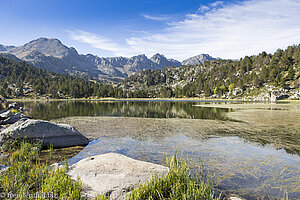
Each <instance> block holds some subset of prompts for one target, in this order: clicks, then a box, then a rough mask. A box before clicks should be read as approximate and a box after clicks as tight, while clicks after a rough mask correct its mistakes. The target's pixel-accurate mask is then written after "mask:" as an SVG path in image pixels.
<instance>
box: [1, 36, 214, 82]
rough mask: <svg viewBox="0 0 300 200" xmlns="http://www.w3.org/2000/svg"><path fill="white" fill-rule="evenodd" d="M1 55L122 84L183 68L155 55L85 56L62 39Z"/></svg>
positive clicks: (6, 48) (3, 48)
mask: <svg viewBox="0 0 300 200" xmlns="http://www.w3.org/2000/svg"><path fill="white" fill-rule="evenodd" d="M0 53H2V54H4V56H5V57H13V56H14V57H15V58H18V59H21V60H24V61H26V62H29V63H31V64H33V65H35V66H36V67H38V68H42V69H46V70H48V71H53V72H57V73H61V74H70V75H79V76H86V75H88V76H92V77H94V78H99V79H106V80H114V81H121V80H122V79H124V78H127V77H129V76H131V75H133V74H134V73H136V72H139V71H142V70H148V69H151V70H155V69H162V68H164V67H170V66H172V67H178V66H180V65H182V64H181V63H180V62H179V61H177V60H174V59H167V58H166V57H165V56H164V55H161V54H155V55H154V56H153V57H152V58H151V59H148V58H147V57H146V56H145V55H138V56H133V57H131V58H125V57H109V58H100V57H98V56H95V55H92V54H87V55H81V54H78V52H77V51H76V49H75V48H72V47H70V48H69V47H67V46H65V45H64V44H62V43H61V42H60V41H59V40H58V39H48V38H39V39H37V40H33V41H31V42H29V43H27V44H25V45H23V46H19V47H14V46H4V45H0ZM203 55H204V54H203ZM207 56H208V55H207ZM210 58H211V57H210V56H208V57H206V56H204V57H203V56H202V57H199V59H198V62H199V61H200V62H201V61H202V62H203V61H204V60H205V59H210ZM201 59H202V60H201ZM203 59H204V60H203ZM193 63H195V64H199V63H197V62H193Z"/></svg>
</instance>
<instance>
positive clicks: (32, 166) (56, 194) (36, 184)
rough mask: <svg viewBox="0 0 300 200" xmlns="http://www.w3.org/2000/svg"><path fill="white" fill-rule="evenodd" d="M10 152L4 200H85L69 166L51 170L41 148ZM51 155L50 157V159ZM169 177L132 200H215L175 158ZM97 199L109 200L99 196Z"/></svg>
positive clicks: (2, 184)
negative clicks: (68, 171)
mask: <svg viewBox="0 0 300 200" xmlns="http://www.w3.org/2000/svg"><path fill="white" fill-rule="evenodd" d="M7 151H8V152H9V153H10V157H8V158H6V159H5V160H2V162H3V164H5V165H6V166H7V167H8V168H7V169H6V170H5V171H4V172H2V173H0V194H1V195H2V196H1V198H3V199H70V200H72V199H74V200H75V199H86V197H85V196H84V195H83V189H82V184H81V182H80V180H77V181H74V180H72V179H71V178H70V177H69V176H68V175H67V173H66V172H67V170H68V165H65V166H63V167H58V168H53V167H49V165H48V164H47V163H46V162H44V161H43V162H42V161H41V159H40V152H41V145H40V144H33V143H28V142H15V143H13V144H11V145H10V146H9V147H8V148H7ZM51 154H52V151H50V153H49V159H51ZM167 164H168V165H169V167H170V173H169V174H168V175H167V176H165V177H161V178H159V177H157V176H154V177H153V178H152V180H151V181H150V182H149V183H147V184H144V185H140V186H139V187H138V188H136V189H135V190H133V191H132V193H131V194H130V196H129V197H128V199H129V200H143V199H145V200H146V199H153V200H160V199H170V200H173V199H174V200H175V199H205V200H210V199H216V198H215V197H214V193H213V187H212V186H211V185H210V184H208V183H207V182H206V181H205V180H204V179H201V178H200V179H199V180H198V181H197V183H196V182H195V181H193V180H192V179H191V176H190V170H189V168H188V167H187V164H186V163H181V162H179V161H178V159H177V158H176V157H175V156H173V157H171V158H169V159H168V161H167ZM95 199H99V200H105V199H109V197H106V196H105V195H102V196H101V195H99V196H97V197H96V198H95Z"/></svg>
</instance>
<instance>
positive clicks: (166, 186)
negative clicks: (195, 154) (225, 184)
mask: <svg viewBox="0 0 300 200" xmlns="http://www.w3.org/2000/svg"><path fill="white" fill-rule="evenodd" d="M167 164H168V165H169V168H170V172H169V173H168V174H167V175H166V176H164V177H160V178H159V177H158V176H154V177H153V178H152V180H151V181H150V182H149V183H146V184H144V185H140V186H139V187H138V188H136V189H135V190H133V191H132V192H131V193H130V195H129V200H163V199H164V200H165V199H170V200H179V199H180V200H198V199H199V200H213V199H217V198H215V195H214V190H213V187H212V185H210V184H209V183H208V182H207V181H206V180H205V179H204V178H203V177H202V178H201V176H200V177H199V178H198V180H197V181H195V180H193V179H192V178H191V170H190V169H189V168H188V166H187V163H185V162H180V161H179V160H178V159H177V157H176V156H172V157H170V158H168V159H167Z"/></svg>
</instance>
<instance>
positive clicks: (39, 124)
mask: <svg viewBox="0 0 300 200" xmlns="http://www.w3.org/2000/svg"><path fill="white" fill-rule="evenodd" d="M25 138H27V139H34V140H42V141H43V145H44V146H49V145H53V147H54V148H63V147H71V146H85V145H87V144H88V143H89V140H88V139H87V138H86V137H84V136H83V135H81V134H80V133H79V132H78V131H77V130H76V129H75V128H74V127H72V126H70V125H67V124H54V123H51V122H48V121H44V120H32V119H21V120H19V121H18V122H16V123H14V124H13V125H11V126H9V127H8V128H6V129H4V130H3V131H2V132H1V133H0V144H1V143H3V142H5V141H7V140H9V139H25Z"/></svg>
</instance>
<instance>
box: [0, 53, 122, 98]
mask: <svg viewBox="0 0 300 200" xmlns="http://www.w3.org/2000/svg"><path fill="white" fill-rule="evenodd" d="M0 94H1V95H2V96H4V97H14V98H23V97H29V98H32V97H45V98H83V97H91V96H97V97H122V91H121V89H118V88H116V87H113V86H112V85H110V84H103V83H98V82H95V81H88V80H84V79H81V78H78V77H73V76H69V75H61V74H57V73H53V72H48V71H46V70H42V69H39V68H36V67H34V66H32V65H30V64H28V63H26V62H23V61H21V62H17V61H14V60H12V59H8V58H4V57H2V56H0Z"/></svg>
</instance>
